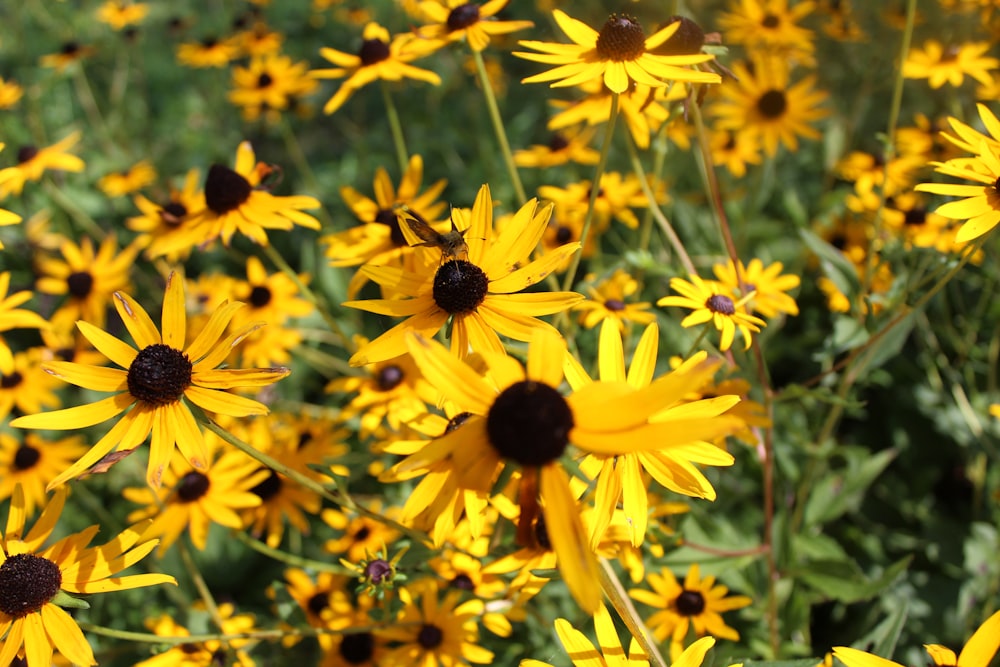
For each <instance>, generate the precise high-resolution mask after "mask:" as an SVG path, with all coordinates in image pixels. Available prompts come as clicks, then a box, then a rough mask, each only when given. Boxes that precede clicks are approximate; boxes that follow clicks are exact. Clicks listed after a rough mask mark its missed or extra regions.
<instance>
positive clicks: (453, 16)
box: [447, 2, 479, 32]
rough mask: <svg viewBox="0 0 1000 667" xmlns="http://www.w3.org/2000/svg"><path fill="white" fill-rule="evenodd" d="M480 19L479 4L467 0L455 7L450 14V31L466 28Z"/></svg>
mask: <svg viewBox="0 0 1000 667" xmlns="http://www.w3.org/2000/svg"><path fill="white" fill-rule="evenodd" d="M478 21H479V5H474V4H472V3H471V2H467V3H465V4H464V5H461V6H459V7H455V9H453V10H451V12H450V13H449V14H448V22H447V25H448V32H455V31H456V30H464V29H466V28H468V27H469V26H472V25H475V24H476V23H477V22H478Z"/></svg>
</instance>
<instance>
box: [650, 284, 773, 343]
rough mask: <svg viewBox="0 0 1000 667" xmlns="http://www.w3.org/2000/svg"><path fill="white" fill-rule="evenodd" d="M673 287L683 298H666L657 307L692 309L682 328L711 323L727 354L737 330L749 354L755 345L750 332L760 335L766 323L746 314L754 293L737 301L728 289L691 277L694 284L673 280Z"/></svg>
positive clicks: (683, 321)
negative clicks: (741, 335)
mask: <svg viewBox="0 0 1000 667" xmlns="http://www.w3.org/2000/svg"><path fill="white" fill-rule="evenodd" d="M670 287H671V289H673V290H674V291H675V292H680V293H681V294H682V295H683V296H665V297H663V298H662V299H660V300H659V301H657V302H656V305H658V306H680V307H681V308H691V309H692V310H693V311H694V312H692V313H691V314H690V315H688V316H687V317H685V318H684V319H683V320H682V321H681V326H682V327H685V328H686V327H693V326H696V325H699V324H705V323H706V322H711V323H712V324H713V325H714V326H715V328H716V329H718V330H719V331H720V332H721V333H722V339H721V341H720V342H719V349H721V350H722V351H723V352H725V351H726V350H728V349H729V348H730V347H732V345H733V339H734V338H735V337H736V330H737V329H739V331H740V333H741V334H743V342H744V343H745V345H744V348H743V349H745V350H749V349H750V344H751V343H752V342H753V341H752V339H751V337H750V332H751V331H753V332H759V331H760V327H762V326H764V325H765V322H764V320H762V319H760V318H759V317H754V316H753V315H750V314H748V313H747V312H746V304H747V302H748V301H750V299H752V298H753V296H754V295H753V293H752V292H751V293H748V294H746V295H744V296H743V297H742V298H741V299H739V300H738V301H734V300H733V297H732V295H731V294H729V293H728V292H729V290H728V289H726V288H725V286H724V285H721V284H720V283H717V282H715V281H712V280H702V279H701V278H699V277H698V276H696V275H694V274H692V275H691V282H688V281H686V280H684V279H683V278H671V279H670Z"/></svg>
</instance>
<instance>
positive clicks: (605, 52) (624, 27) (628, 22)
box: [597, 14, 646, 61]
mask: <svg viewBox="0 0 1000 667" xmlns="http://www.w3.org/2000/svg"><path fill="white" fill-rule="evenodd" d="M645 52H646V35H645V33H643V31H642V26H641V25H639V22H638V21H636V20H635V19H634V18H632V17H631V16H626V15H624V14H622V15H620V16H619V15H618V14H612V15H611V16H609V17H608V20H607V21H606V22H605V24H604V27H603V28H601V32H600V33H599V34H598V35H597V57H598V58H600V59H601V60H615V61H625V60H636V59H637V58H639V56H641V55H642V54H643V53H645Z"/></svg>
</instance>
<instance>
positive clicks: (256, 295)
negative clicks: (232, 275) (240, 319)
mask: <svg viewBox="0 0 1000 667" xmlns="http://www.w3.org/2000/svg"><path fill="white" fill-rule="evenodd" d="M269 303H271V290H270V289H269V288H268V287H267V286H266V285H254V288H253V289H252V290H250V305H251V306H253V307H254V308H263V307H264V306H266V305H267V304H269Z"/></svg>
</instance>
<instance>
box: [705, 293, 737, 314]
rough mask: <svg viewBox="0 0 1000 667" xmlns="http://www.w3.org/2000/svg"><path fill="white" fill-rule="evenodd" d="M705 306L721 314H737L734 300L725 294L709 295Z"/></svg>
mask: <svg viewBox="0 0 1000 667" xmlns="http://www.w3.org/2000/svg"><path fill="white" fill-rule="evenodd" d="M705 307H706V308H708V309H709V310H710V311H712V312H713V313H719V314H720V315H735V314H736V304H734V303H733V300H732V299H730V298H729V297H728V296H726V295H725V294H713V295H712V296H710V297H708V301H706V302H705Z"/></svg>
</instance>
